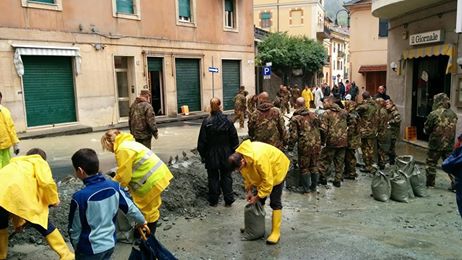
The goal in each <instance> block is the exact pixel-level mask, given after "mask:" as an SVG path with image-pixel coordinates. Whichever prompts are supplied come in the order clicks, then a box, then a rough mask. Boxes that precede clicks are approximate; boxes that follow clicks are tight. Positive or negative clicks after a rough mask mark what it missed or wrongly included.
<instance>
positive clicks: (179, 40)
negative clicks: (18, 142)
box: [0, 0, 255, 131]
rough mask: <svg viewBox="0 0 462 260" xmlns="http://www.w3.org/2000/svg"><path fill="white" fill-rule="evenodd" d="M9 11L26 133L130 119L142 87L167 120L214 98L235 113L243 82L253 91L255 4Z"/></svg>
mask: <svg viewBox="0 0 462 260" xmlns="http://www.w3.org/2000/svg"><path fill="white" fill-rule="evenodd" d="M0 14H1V15H0V86H1V91H2V93H3V103H4V104H5V105H6V106H7V107H9V108H10V110H11V112H12V114H13V117H14V120H15V123H16V127H17V130H18V131H26V130H33V129H36V128H51V127H59V126H62V125H73V124H75V125H78V124H81V125H88V126H92V127H96V126H104V125H109V124H116V123H119V122H125V121H126V120H127V117H128V108H129V105H130V104H131V103H132V102H133V101H134V99H135V97H136V96H137V95H138V94H139V92H140V90H142V89H150V90H151V92H152V96H153V98H152V99H153V100H152V104H153V107H154V108H155V110H156V113H157V114H158V115H165V116H176V115H177V114H178V113H179V111H180V107H181V106H183V105H188V106H189V110H190V111H193V112H194V111H205V110H206V108H207V106H208V101H209V99H210V98H211V97H212V96H216V97H219V98H222V99H223V101H224V102H223V105H224V108H225V109H231V108H232V97H233V96H234V95H235V93H236V92H237V90H238V88H239V85H245V86H246V87H247V89H248V90H249V92H251V93H253V91H254V85H255V83H254V48H253V45H254V43H253V36H254V30H253V21H252V18H253V16H252V2H251V1H241V0H200V1H199V0H156V1H141V0H108V1H94V0H80V1H65V0H33V1H31V0H21V1H16V0H15V1H13V0H3V1H0ZM209 67H216V68H217V69H218V73H215V74H212V73H211V72H209ZM212 80H213V82H212Z"/></svg>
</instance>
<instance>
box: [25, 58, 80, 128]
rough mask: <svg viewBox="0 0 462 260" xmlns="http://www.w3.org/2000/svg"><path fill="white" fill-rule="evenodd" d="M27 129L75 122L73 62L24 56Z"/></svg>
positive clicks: (63, 59)
mask: <svg viewBox="0 0 462 260" xmlns="http://www.w3.org/2000/svg"><path fill="white" fill-rule="evenodd" d="M22 60H23V63H24V76H23V84H24V98H25V103H26V114H27V125H28V126H29V127H30V126H41V125H51V124H59V123H68V122H75V121H76V120H77V118H76V113H75V112H76V111H75V95H74V80H73V74H72V63H71V61H72V58H70V57H61V56H22Z"/></svg>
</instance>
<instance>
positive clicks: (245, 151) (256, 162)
mask: <svg viewBox="0 0 462 260" xmlns="http://www.w3.org/2000/svg"><path fill="white" fill-rule="evenodd" d="M236 152H238V153H240V154H242V155H243V156H244V159H245V161H246V165H245V166H244V167H243V168H242V169H241V174H242V177H243V178H244V186H245V188H246V189H250V188H251V187H256V188H257V190H258V197H260V198H266V197H268V196H269V195H270V194H271V191H272V190H273V187H274V186H276V185H278V184H281V183H282V182H283V181H284V179H285V178H286V175H287V171H288V170H289V165H290V160H289V158H287V156H286V155H285V154H284V153H283V152H281V150H279V149H278V148H276V147H274V146H272V145H269V144H266V143H261V142H251V141H250V140H246V141H244V142H242V144H241V145H240V146H239V147H238V148H237V149H236Z"/></svg>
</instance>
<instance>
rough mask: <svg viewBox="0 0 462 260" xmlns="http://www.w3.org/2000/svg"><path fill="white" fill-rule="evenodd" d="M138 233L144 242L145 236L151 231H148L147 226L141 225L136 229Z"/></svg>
mask: <svg viewBox="0 0 462 260" xmlns="http://www.w3.org/2000/svg"><path fill="white" fill-rule="evenodd" d="M138 233H140V236H141V238H142V239H143V240H144V241H146V240H148V239H147V236H149V235H150V234H151V230H150V229H149V227H148V225H142V226H140V227H138Z"/></svg>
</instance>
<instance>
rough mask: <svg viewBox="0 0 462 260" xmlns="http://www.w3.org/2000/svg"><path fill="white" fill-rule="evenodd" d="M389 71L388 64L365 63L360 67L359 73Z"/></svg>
mask: <svg viewBox="0 0 462 260" xmlns="http://www.w3.org/2000/svg"><path fill="white" fill-rule="evenodd" d="M378 71H387V65H363V66H361V67H359V70H358V72H359V73H368V72H378Z"/></svg>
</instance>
